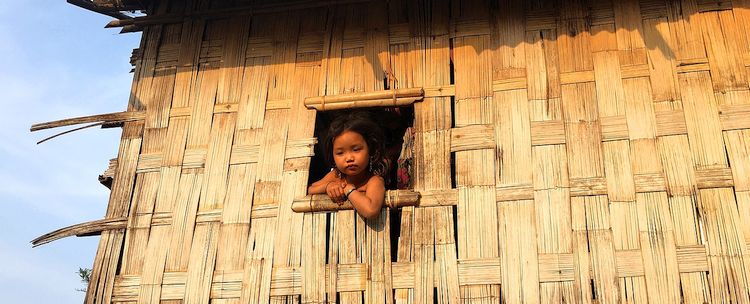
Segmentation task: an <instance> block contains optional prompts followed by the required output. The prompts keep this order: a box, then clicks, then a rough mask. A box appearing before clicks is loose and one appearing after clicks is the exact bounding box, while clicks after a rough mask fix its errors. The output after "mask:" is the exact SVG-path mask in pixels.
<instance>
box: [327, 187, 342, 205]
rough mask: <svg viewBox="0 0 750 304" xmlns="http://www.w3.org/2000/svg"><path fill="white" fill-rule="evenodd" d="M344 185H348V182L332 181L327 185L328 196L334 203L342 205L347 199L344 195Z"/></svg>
mask: <svg viewBox="0 0 750 304" xmlns="http://www.w3.org/2000/svg"><path fill="white" fill-rule="evenodd" d="M344 187H346V182H339V181H334V182H330V183H328V184H327V185H326V194H328V197H330V198H331V200H332V201H333V202H334V203H336V204H339V205H341V204H342V203H344V200H346V198H345V197H344Z"/></svg>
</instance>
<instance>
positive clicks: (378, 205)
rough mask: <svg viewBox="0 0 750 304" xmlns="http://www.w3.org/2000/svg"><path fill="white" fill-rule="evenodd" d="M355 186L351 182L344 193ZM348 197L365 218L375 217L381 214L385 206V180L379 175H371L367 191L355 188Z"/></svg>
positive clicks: (366, 186) (366, 187)
mask: <svg viewBox="0 0 750 304" xmlns="http://www.w3.org/2000/svg"><path fill="white" fill-rule="evenodd" d="M353 188H354V186H353V185H351V184H348V185H346V187H345V188H344V193H348V192H349V191H350V190H351V189H353ZM348 199H349V201H350V202H352V205H353V206H354V209H356V210H357V213H359V214H360V215H361V216H363V217H365V218H368V219H374V218H376V217H378V215H380V209H382V208H383V201H384V200H385V181H383V178H382V177H380V176H378V175H375V176H373V177H370V180H368V181H367V184H366V185H365V192H364V193H362V192H359V191H357V190H354V191H353V192H351V193H350V194H349V197H348Z"/></svg>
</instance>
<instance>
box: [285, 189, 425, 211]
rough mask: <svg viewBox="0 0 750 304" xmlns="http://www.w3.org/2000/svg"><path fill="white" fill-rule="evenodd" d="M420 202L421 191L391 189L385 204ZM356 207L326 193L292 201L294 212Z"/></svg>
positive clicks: (396, 205) (392, 206)
mask: <svg viewBox="0 0 750 304" xmlns="http://www.w3.org/2000/svg"><path fill="white" fill-rule="evenodd" d="M418 203H419V192H415V191H411V190H389V191H386V193H385V202H384V204H385V206H387V207H389V208H399V207H406V206H416V205H418ZM352 209H354V207H353V206H352V203H350V202H349V201H346V202H344V203H343V204H341V205H339V204H336V203H334V202H333V201H331V199H330V198H328V196H327V195H325V194H315V195H308V196H306V197H304V198H299V199H295V200H294V203H292V210H294V212H320V211H338V210H352Z"/></svg>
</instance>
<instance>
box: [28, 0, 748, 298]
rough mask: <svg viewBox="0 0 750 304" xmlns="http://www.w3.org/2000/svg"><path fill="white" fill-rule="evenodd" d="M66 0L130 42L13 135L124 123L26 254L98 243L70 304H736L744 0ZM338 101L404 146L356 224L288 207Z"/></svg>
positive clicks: (334, 212) (347, 211)
mask: <svg viewBox="0 0 750 304" xmlns="http://www.w3.org/2000/svg"><path fill="white" fill-rule="evenodd" d="M68 2H71V3H73V4H76V5H78V6H81V7H84V8H87V9H89V10H93V11H96V12H99V13H103V14H107V15H110V16H112V17H114V18H115V19H114V20H113V21H112V22H111V23H110V24H109V25H108V26H109V27H121V28H122V31H123V32H134V31H141V32H142V40H141V44H140V46H139V47H138V48H137V49H136V50H135V51H134V52H133V56H132V63H133V66H134V69H133V73H134V77H133V85H132V91H131V92H132V93H131V96H130V100H128V101H127V111H125V112H116V113H109V114H102V115H93V116H87V117H79V118H72V119H64V120H60V121H55V122H49V123H42V124H38V125H34V126H33V127H32V130H41V129H47V128H53V127H61V126H69V125H74V124H80V123H94V124H97V125H98V124H101V125H103V126H106V127H121V128H122V137H121V140H120V146H119V151H118V152H117V157H116V159H114V160H112V162H111V163H110V164H109V167H108V169H107V170H106V172H105V173H104V174H103V175H102V177H100V178H101V180H102V182H103V183H105V184H107V185H108V186H109V187H111V196H110V198H109V205H108V208H107V212H106V214H105V215H104V216H103V218H102V219H95V220H93V221H89V222H84V223H82V224H77V225H73V226H70V227H65V228H62V229H60V230H57V231H54V232H51V233H49V234H46V235H44V236H42V237H40V238H38V239H36V240H34V244H35V245H40V244H44V243H47V242H50V241H53V240H56V239H59V238H62V237H67V236H73V235H77V236H85V235H100V241H99V246H98V249H97V253H96V258H95V260H94V261H93V272H92V275H91V281H90V283H89V287H88V291H87V294H86V303H170V304H171V303H175V304H176V303H363V302H364V303H499V302H507V303H563V302H564V303H618V302H628V303H647V302H648V303H678V302H684V303H750V248H749V246H750V82H749V81H750V0H733V1H715V0H611V1H610V0H601V1H598V0H597V1H595V0H590V1H587V0H572V1H567V0H532V1H524V0H499V1H488V0H471V1H469V0H465V1H460V0H389V1H377V0H328V1H312V0H296V1H289V0H287V1H270V0H255V1H253V0H233V1H230V0H224V1H220V0H184V1H182V0H68ZM133 11H140V12H143V14H138V15H134V14H132V13H131V12H133ZM123 103H125V101H123ZM352 109H361V110H368V111H373V112H374V111H384V112H378V113H381V114H382V113H394V111H395V112H396V113H401V114H400V115H397V116H387V115H384V116H379V117H380V118H381V121H380V123H381V124H383V125H386V124H390V123H391V122H396V123H397V124H399V125H400V126H401V127H400V128H401V131H400V132H401V133H398V134H396V135H395V136H394V137H399V136H400V135H401V134H405V133H404V132H413V147H412V148H411V149H407V148H403V149H402V150H403V151H402V152H404V153H409V154H411V157H412V161H413V162H412V167H411V170H410V171H409V174H410V176H411V179H410V181H411V184H410V185H409V186H408V187H406V188H402V189H390V190H388V191H387V192H386V205H387V207H385V208H383V209H382V210H381V213H380V215H379V217H377V218H375V219H371V220H368V219H365V218H363V217H361V216H359V215H358V214H357V213H356V212H355V211H354V210H352V207H351V205H350V204H344V205H341V206H339V205H338V204H334V203H333V202H331V201H330V200H329V199H328V198H327V196H325V195H307V193H306V191H307V186H308V184H309V183H310V181H311V180H312V179H313V177H312V176H313V175H314V174H319V173H315V172H319V170H320V169H321V168H320V166H321V164H320V160H319V159H316V157H319V155H320V153H319V149H318V148H316V143H317V142H318V138H319V137H321V133H320V132H321V131H320V130H322V129H324V128H325V126H326V124H327V123H328V121H329V120H330V119H331V118H332V117H334V116H335V115H337V114H336V113H340V112H341V111H347V110H352ZM316 125H317V126H318V127H317V128H316ZM404 128H407V129H406V130H407V131H404V130H403V129H404ZM409 130H411V131H409ZM406 136H408V134H406ZM113 153H114V152H113ZM402 156H403V154H402ZM103 167H105V165H104V164H103ZM82 220H85V219H82ZM89 220H91V219H89Z"/></svg>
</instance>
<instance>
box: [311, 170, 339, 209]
mask: <svg viewBox="0 0 750 304" xmlns="http://www.w3.org/2000/svg"><path fill="white" fill-rule="evenodd" d="M345 185H346V183H345V182H343V181H341V180H340V179H339V178H338V177H336V174H334V173H333V171H331V172H328V174H326V175H325V176H323V178H321V179H320V180H319V181H317V182H314V183H312V185H310V186H309V187H307V194H324V193H325V194H328V197H330V198H331V200H332V201H333V202H335V203H339V204H340V203H342V202H343V200H342V197H343V196H344V186H345Z"/></svg>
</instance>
